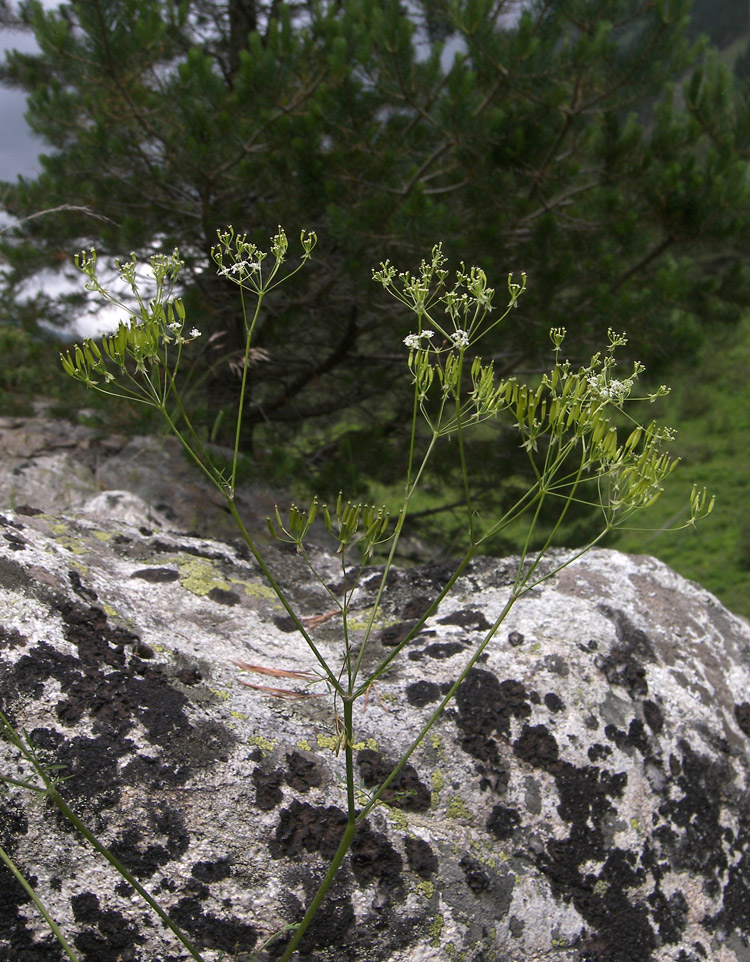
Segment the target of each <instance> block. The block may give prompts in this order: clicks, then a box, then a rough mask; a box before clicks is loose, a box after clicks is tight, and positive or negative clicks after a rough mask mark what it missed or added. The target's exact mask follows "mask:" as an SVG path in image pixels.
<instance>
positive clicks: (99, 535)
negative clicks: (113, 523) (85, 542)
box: [94, 531, 112, 541]
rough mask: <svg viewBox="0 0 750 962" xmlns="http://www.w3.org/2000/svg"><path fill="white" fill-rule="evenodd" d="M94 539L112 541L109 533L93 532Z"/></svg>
mask: <svg viewBox="0 0 750 962" xmlns="http://www.w3.org/2000/svg"><path fill="white" fill-rule="evenodd" d="M94 537H95V538H96V539H97V541H111V540H112V535H111V534H110V533H109V531H95V532H94Z"/></svg>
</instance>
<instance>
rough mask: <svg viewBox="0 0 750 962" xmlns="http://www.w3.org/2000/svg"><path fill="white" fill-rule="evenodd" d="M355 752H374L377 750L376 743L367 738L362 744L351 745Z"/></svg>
mask: <svg viewBox="0 0 750 962" xmlns="http://www.w3.org/2000/svg"><path fill="white" fill-rule="evenodd" d="M352 748H353V749H354V751H355V752H361V751H362V749H363V748H369V749H370V750H371V751H373V752H376V751H377V750H378V743H377V741H376V740H375V739H374V738H368V739H367V741H364V742H355V743H354V745H352Z"/></svg>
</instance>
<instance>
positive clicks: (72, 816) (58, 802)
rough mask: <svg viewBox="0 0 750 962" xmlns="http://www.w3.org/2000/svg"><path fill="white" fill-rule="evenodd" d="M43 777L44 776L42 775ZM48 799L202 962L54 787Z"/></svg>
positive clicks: (127, 871)
mask: <svg viewBox="0 0 750 962" xmlns="http://www.w3.org/2000/svg"><path fill="white" fill-rule="evenodd" d="M43 777H44V776H43ZM49 799H50V801H51V802H53V803H54V805H55V806H56V807H57V808H58V809H59V811H60V813H61V814H62V815H64V816H65V818H66V819H67V820H68V821H69V822H70V824H71V825H72V826H73V827H74V828H75V829H77V830H78V832H80V834H81V835H83V837H84V838H85V839H86V841H87V842H88V843H89V844H90V845H91V846H92V847H93V848H94V849H96V851H97V852H98V853H99V854H100V855H102V856H103V857H104V858H105V859H106V860H107V861H108V862H109V864H110V865H111V866H112V867H113V868H114V869H115V870H116V871H117V872H118V873H119V874H120V875H121V876H122V877H123V878H124V879H125V881H126V882H127V883H128V884H129V885H132V887H133V888H134V889H135V890H136V892H137V893H138V894H139V895H140V897H141V898H142V899H143V900H144V902H147V903H148V904H149V905H150V906H151V908H152V909H153V910H154V912H156V914H157V915H158V916H159V918H160V919H161V920H162V922H163V923H164V925H166V927H167V928H168V929H170V931H171V932H172V933H173V934H174V935H175V936H176V937H177V939H179V941H180V942H181V943H182V944H183V945H184V946H185V948H186V949H187V950H188V952H189V953H190V954H191V955H192V957H193V958H194V959H195V960H196V962H204V960H203V956H202V955H201V954H200V952H199V951H198V950H197V949H196V947H195V946H194V945H193V943H192V942H191V941H190V939H189V938H188V937H187V936H186V935H185V934H184V933H183V932H182V930H181V929H180V928H179V927H178V926H177V925H176V924H175V923H174V922H173V921H172V920H171V919H170V917H169V916H168V915H167V913H166V912H165V911H164V909H163V908H162V907H161V906H160V905H159V903H158V902H157V901H156V900H155V899H154V898H153V897H152V896H151V895H149V893H148V892H147V891H146V889H145V888H144V887H143V886H142V885H141V883H140V882H139V881H138V879H137V878H136V877H135V876H134V875H133V873H132V872H130V871H129V870H128V869H127V868H126V867H125V866H124V865H123V863H122V862H121V861H120V860H119V859H118V858H117V857H116V856H115V855H113V854H112V852H110V851H109V849H108V848H106V846H104V845H102V843H101V842H100V841H99V839H98V838H97V837H96V836H95V835H94V834H93V832H91V831H90V830H89V829H88V828H87V826H86V825H85V824H84V823H83V822H82V821H81V819H80V818H79V817H78V816H77V815H76V813H75V812H74V811H73V810H72V809H71V808H70V806H69V805H68V804H67V803H66V802H65V800H64V799H63V798H62V796H61V795H60V794H59V792H58V791H57V790H56V789H55V788H50V791H49Z"/></svg>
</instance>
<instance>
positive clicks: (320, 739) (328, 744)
mask: <svg viewBox="0 0 750 962" xmlns="http://www.w3.org/2000/svg"><path fill="white" fill-rule="evenodd" d="M315 740H316V741H317V743H318V748H327V749H329V751H332V752H335V751H336V749H337V748H338V747H339V745H340V744H341V739H340V738H335V737H334V736H333V735H321V734H320V732H318V734H317V735H316V736H315Z"/></svg>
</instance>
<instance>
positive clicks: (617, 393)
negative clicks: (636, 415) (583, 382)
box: [588, 374, 633, 404]
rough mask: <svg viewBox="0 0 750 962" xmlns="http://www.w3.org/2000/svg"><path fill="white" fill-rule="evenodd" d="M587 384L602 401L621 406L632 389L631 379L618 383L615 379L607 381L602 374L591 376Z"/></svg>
mask: <svg viewBox="0 0 750 962" xmlns="http://www.w3.org/2000/svg"><path fill="white" fill-rule="evenodd" d="M588 382H589V384H590V385H591V387H592V388H593V389H594V390H595V391H596V393H597V394H598V395H599V397H600V398H602V400H604V401H613V402H614V403H615V404H622V402H623V401H624V400H626V398H627V397H628V396H629V394H630V392H631V391H632V389H633V381H632V379H631V378H628V379H626V380H625V381H619V380H618V379H617V378H612V379H609V378H607V377H606V376H605V375H604V374H598V375H596V374H592V375H591V376H590V377H589V379H588Z"/></svg>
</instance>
